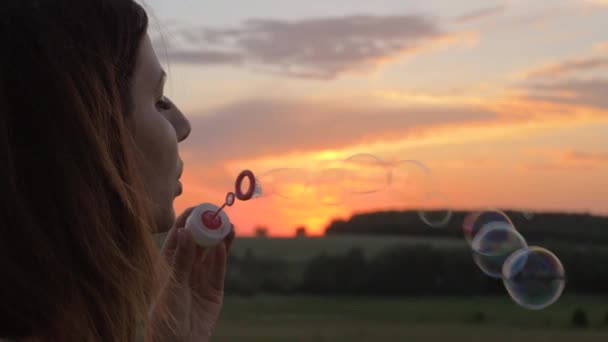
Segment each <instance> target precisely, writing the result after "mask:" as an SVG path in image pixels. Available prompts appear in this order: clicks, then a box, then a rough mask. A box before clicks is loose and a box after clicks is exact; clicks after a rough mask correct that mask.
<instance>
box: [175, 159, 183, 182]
mask: <svg viewBox="0 0 608 342" xmlns="http://www.w3.org/2000/svg"><path fill="white" fill-rule="evenodd" d="M177 169H178V173H177V179H180V178H182V173H183V172H184V162H181V161H180V163H179V166H178V167H177Z"/></svg>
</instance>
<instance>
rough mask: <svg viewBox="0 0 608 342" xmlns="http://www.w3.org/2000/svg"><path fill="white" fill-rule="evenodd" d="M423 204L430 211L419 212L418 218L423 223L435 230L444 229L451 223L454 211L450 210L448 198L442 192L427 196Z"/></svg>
mask: <svg viewBox="0 0 608 342" xmlns="http://www.w3.org/2000/svg"><path fill="white" fill-rule="evenodd" d="M423 203H424V205H425V207H427V208H429V209H424V210H421V211H419V212H418V217H420V219H421V220H422V222H424V223H426V224H427V225H428V226H430V227H433V228H442V227H445V226H447V225H448V223H450V219H451V218H452V211H451V210H449V209H448V208H449V203H448V199H447V196H445V195H443V194H442V193H440V192H433V193H431V194H429V195H428V196H426V198H425V199H424V202H423Z"/></svg>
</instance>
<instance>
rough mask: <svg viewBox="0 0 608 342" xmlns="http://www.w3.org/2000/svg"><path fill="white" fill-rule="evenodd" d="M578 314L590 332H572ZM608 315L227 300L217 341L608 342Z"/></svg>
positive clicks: (458, 305)
mask: <svg viewBox="0 0 608 342" xmlns="http://www.w3.org/2000/svg"><path fill="white" fill-rule="evenodd" d="M576 308H581V309H583V310H585V312H586V313H587V315H588V317H589V323H590V326H589V328H587V329H575V328H572V327H571V325H570V319H571V316H572V313H573V310H574V309H576ZM607 314H608V298H603V297H572V296H571V297H564V298H562V300H560V301H559V302H558V303H557V304H555V305H554V306H552V307H550V308H548V309H546V310H543V311H529V310H525V309H522V308H520V307H518V306H516V305H515V304H513V303H512V302H511V301H510V300H509V298H508V297H506V296H505V297H472V298H452V297H443V298H442V297H428V298H370V297H363V298H353V297H327V298H324V297H299V296H294V297H274V296H261V297H253V298H241V297H228V298H226V304H225V308H224V313H223V316H222V318H221V321H220V324H219V326H218V331H217V334H216V337H215V339H214V341H235V342H245V341H247V342H253V341H268V342H275V341H276V342H278V341H312V342H317V341H338V342H340V341H361V342H367V341H374V342H378V341H456V342H458V341H467V342H476V341H480V342H481V341H484V342H485V341H493V342H496V341H558V342H559V341H576V342H583V341H603V340H607V339H608V323H606V322H605V317H606V315H607ZM480 317H483V318H480Z"/></svg>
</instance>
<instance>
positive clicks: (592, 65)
mask: <svg viewBox="0 0 608 342" xmlns="http://www.w3.org/2000/svg"><path fill="white" fill-rule="evenodd" d="M605 68H608V58H607V57H587V58H579V59H571V60H566V61H562V62H558V63H549V64H547V65H544V66H541V67H538V68H535V69H532V70H529V71H527V72H525V73H524V74H523V75H524V78H526V79H534V78H547V77H559V76H564V75H568V74H573V73H578V72H582V71H588V70H596V69H605Z"/></svg>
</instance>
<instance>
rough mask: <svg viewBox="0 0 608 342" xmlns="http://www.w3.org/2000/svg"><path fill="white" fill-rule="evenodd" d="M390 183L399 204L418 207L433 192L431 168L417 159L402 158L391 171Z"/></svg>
mask: <svg viewBox="0 0 608 342" xmlns="http://www.w3.org/2000/svg"><path fill="white" fill-rule="evenodd" d="M389 184H390V194H391V197H393V199H394V200H395V201H396V202H397V203H398V204H400V205H407V206H408V207H416V206H418V205H419V204H420V203H421V202H423V201H424V200H426V198H427V197H428V196H429V194H430V193H431V170H430V169H429V168H428V167H427V166H426V165H424V164H423V163H421V162H419V161H417V160H402V161H399V162H397V163H396V164H395V165H394V166H393V167H392V168H391V170H390V171H389Z"/></svg>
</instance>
